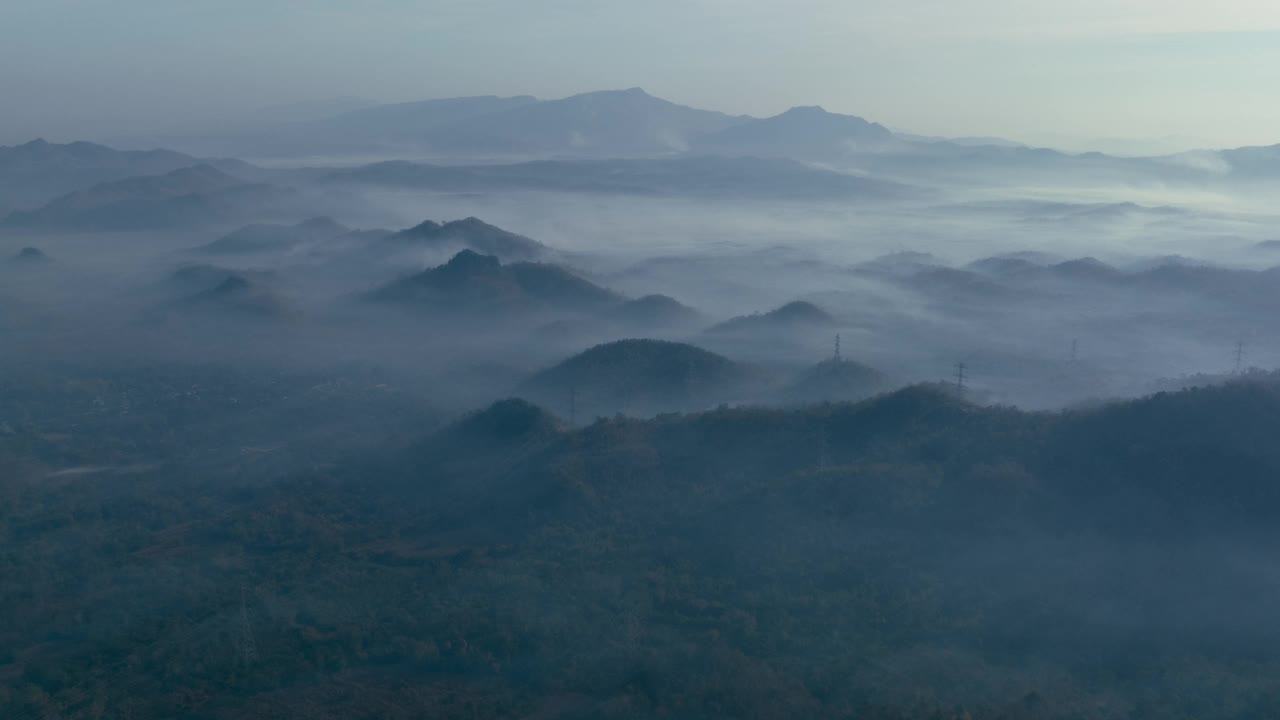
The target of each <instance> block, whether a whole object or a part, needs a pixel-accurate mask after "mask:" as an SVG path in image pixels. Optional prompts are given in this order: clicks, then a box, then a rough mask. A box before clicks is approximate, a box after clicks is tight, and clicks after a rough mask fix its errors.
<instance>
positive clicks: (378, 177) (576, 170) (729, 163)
mask: <svg viewBox="0 0 1280 720" xmlns="http://www.w3.org/2000/svg"><path fill="white" fill-rule="evenodd" d="M322 182H324V183H326V184H329V185H333V186H343V185H372V186H381V187H396V188H413V189H418V190H431V191H436V192H499V191H512V190H518V191H557V192H578V193H610V194H622V195H651V196H663V195H671V196H680V197H701V198H708V197H749V198H750V197H754V198H781V199H880V200H883V199H891V198H909V197H916V196H919V195H920V193H919V191H917V190H915V189H914V188H911V187H908V186H906V185H903V184H901V183H895V182H889V181H885V180H879V179H875V178H868V177H860V176H856V175H850V174H846V173H839V172H834V171H831V170H823V169H819V168H815V167H810V166H808V165H805V164H803V163H800V162H797V161H795V160H788V159H783V158H772V159H764V158H754V157H721V156H710V155H707V156H686V157H678V158H667V159H616V160H574V161H556V160H543V161H536V162H528V163H518V164H513V165H470V166H443V165H425V164H418V163H409V162H402V161H395V162H385V163H377V164H374V165H366V166H363V167H358V168H352V169H349V170H337V171H334V172H332V173H330V174H328V175H326V176H325V177H323V178H322Z"/></svg>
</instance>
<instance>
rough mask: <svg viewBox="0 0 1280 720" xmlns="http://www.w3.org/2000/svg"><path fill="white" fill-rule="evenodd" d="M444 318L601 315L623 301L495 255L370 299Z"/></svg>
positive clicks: (468, 254) (457, 262)
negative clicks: (555, 313) (464, 315)
mask: <svg viewBox="0 0 1280 720" xmlns="http://www.w3.org/2000/svg"><path fill="white" fill-rule="evenodd" d="M368 297H369V299H371V300H374V301H378V302H393V303H399V304H405V305H409V306H412V307H416V308H419V309H423V310H432V311H436V312H443V313H449V314H454V313H468V312H479V313H502V314H510V313H522V312H531V311H539V310H557V311H562V312H569V313H584V314H585V313H592V312H598V311H599V310H601V309H602V308H604V307H608V306H610V305H614V304H617V303H619V302H621V301H622V297H621V296H619V295H617V294H615V293H613V292H612V291H609V290H606V289H604V288H602V287H600V286H598V285H595V284H594V283H592V282H590V281H588V280H585V279H583V278H581V277H579V276H577V275H575V274H573V273H572V272H570V271H569V270H566V269H565V268H562V267H560V266H558V265H549V264H541V263H513V264H510V265H503V264H502V263H501V261H499V260H498V258H496V257H494V256H492V255H481V254H479V253H476V252H474V251H472V250H463V251H462V252H459V253H458V254H457V255H455V256H453V259H451V260H450V261H449V262H448V263H446V264H444V265H441V266H439V267H434V268H430V269H428V270H424V271H422V272H420V273H418V274H416V275H411V276H409V277H406V278H403V279H401V280H397V281H395V282H393V283H391V284H390V285H387V286H386V287H383V288H381V289H379V290H377V291H375V292H373V293H371V294H370V295H369V296H368Z"/></svg>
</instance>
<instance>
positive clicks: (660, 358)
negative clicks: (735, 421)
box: [517, 340, 760, 418]
mask: <svg viewBox="0 0 1280 720" xmlns="http://www.w3.org/2000/svg"><path fill="white" fill-rule="evenodd" d="M759 378H760V376H759V374H758V372H757V371H755V370H754V369H752V368H748V367H746V366H743V365H739V364H738V363H735V362H733V361H732V360H729V359H728V358H726V357H723V356H721V355H717V354H715V353H712V352H708V351H706V350H703V349H702V348H699V347H695V346H693V345H686V344H683V343H675V342H667V341H663V340H618V341H616V342H611V343H607V344H604V345H597V346H595V347H593V348H591V349H589V350H586V351H585V352H582V353H579V354H578V355H575V356H573V357H571V358H569V359H567V360H565V361H563V362H561V363H560V364H558V365H556V366H554V367H551V368H548V369H547V370H543V371H542V372H540V373H538V374H537V375H534V376H533V377H531V378H529V380H527V381H526V382H525V383H523V384H522V385H521V386H520V388H519V389H518V391H517V392H518V393H519V394H520V395H523V396H525V397H528V398H529V399H531V400H533V401H535V402H541V403H545V404H546V405H547V406H549V407H551V408H554V409H556V410H558V411H560V412H563V413H565V414H567V415H568V414H576V415H579V416H580V417H582V418H589V417H594V416H596V415H612V414H614V413H617V412H625V413H627V414H633V415H634V414H638V415H650V414H654V413H660V412H671V411H677V410H695V409H701V408H705V407H709V406H712V405H716V404H719V403H723V402H730V401H736V400H740V399H741V396H743V395H747V394H754V393H757V392H758V391H759V389H758V388H756V387H754V386H753V384H754V383H755V382H756V381H758V380H759Z"/></svg>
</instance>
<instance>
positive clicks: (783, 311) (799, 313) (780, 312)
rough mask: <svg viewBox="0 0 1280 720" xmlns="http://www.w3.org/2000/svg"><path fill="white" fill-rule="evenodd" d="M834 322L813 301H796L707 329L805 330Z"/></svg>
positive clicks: (710, 331) (738, 331)
mask: <svg viewBox="0 0 1280 720" xmlns="http://www.w3.org/2000/svg"><path fill="white" fill-rule="evenodd" d="M835 324H836V320H835V318H833V317H831V315H830V314H829V313H827V311H825V310H823V309H822V308H820V307H818V306H817V305H814V304H813V303H809V302H804V301H796V302H790V303H787V304H786V305H783V306H782V307H780V308H777V309H776V310H770V311H769V312H767V313H763V314H761V313H756V314H753V315H743V316H740V317H736V318H733V319H731V320H726V321H724V322H722V323H720V324H719V325H715V326H713V327H711V328H710V329H708V330H707V332H709V333H725V334H729V333H734V334H750V333H757V332H774V331H779V330H807V329H815V328H828V327H833V326H835Z"/></svg>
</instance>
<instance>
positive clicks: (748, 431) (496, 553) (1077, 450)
mask: <svg viewBox="0 0 1280 720" xmlns="http://www.w3.org/2000/svg"><path fill="white" fill-rule="evenodd" d="M1276 427H1280V389H1277V386H1276V385H1275V384H1273V383H1270V382H1258V383H1248V384H1246V383H1238V384H1228V385H1224V386H1220V387H1214V388H1206V389H1199V390H1190V391H1184V392H1180V393H1176V394H1162V395H1157V396H1153V397H1150V398H1146V399H1142V400H1137V401H1133V402H1126V403H1120V404H1113V405H1107V406H1103V407H1099V408H1096V409H1090V410H1081V411H1074V412H1068V413H1063V414H1027V413H1023V412H1020V411H1017V410H1013V409H1004V408H981V407H976V406H973V405H970V404H968V403H966V402H964V401H963V400H962V399H961V398H958V397H956V396H955V395H954V394H953V393H951V392H949V391H947V390H945V389H941V388H933V387H914V388H909V389H906V390H902V391H899V392H897V393H893V394H890V395H886V396H882V397H879V398H876V399H873V400H870V401H866V402H863V403H860V404H839V405H819V406H813V407H809V408H805V409H800V410H771V409H758V408H740V409H728V408H725V409H721V410H716V411H712V412H707V413H702V414H694V415H668V416H660V417H658V418H655V419H652V420H633V419H626V418H615V419H608V420H599V421H597V422H595V423H594V424H592V425H590V426H588V427H585V428H581V429H571V428H569V427H567V426H566V425H565V424H564V423H563V422H561V421H560V420H559V419H558V418H556V417H554V416H553V415H551V414H549V413H547V412H546V411H544V410H542V409H540V408H538V407H537V406H534V405H531V404H529V403H527V402H524V401H521V400H507V401H503V402H501V403H498V404H496V405H494V406H492V407H490V408H487V409H485V410H482V411H480V412H478V413H476V414H474V415H471V416H469V417H467V418H464V419H462V420H459V421H458V422H456V423H454V424H452V425H449V426H447V427H445V428H443V429H442V430H440V431H438V432H435V433H432V434H428V435H426V436H425V437H423V438H422V439H421V440H420V441H418V442H416V443H414V444H412V445H410V446H407V447H403V448H401V449H391V450H388V451H385V452H377V451H374V452H368V453H361V454H358V455H353V456H351V457H349V458H348V459H347V460H345V461H340V462H338V463H337V464H336V465H334V466H330V467H328V468H300V469H298V470H296V471H295V472H293V473H292V474H291V476H290V477H288V478H286V479H282V480H280V481H278V482H274V483H267V484H252V485H247V486H246V485H245V484H244V483H228V482H226V481H224V480H219V481H217V482H207V483H206V482H197V483H196V484H195V486H194V487H193V486H192V484H191V483H184V482H182V481H181V480H180V479H178V478H173V477H164V476H163V474H159V473H157V474H152V475H144V476H141V477H131V478H129V479H128V481H127V482H126V481H124V480H122V479H119V478H116V479H112V478H96V479H95V480H94V481H93V482H64V483H31V484H27V483H21V482H16V481H10V483H9V485H8V486H6V487H5V488H4V492H5V494H6V495H8V496H9V499H10V500H12V502H6V503H5V504H4V505H3V509H0V533H2V534H0V542H3V546H4V547H8V548H17V547H21V548H26V549H25V550H23V551H22V552H21V553H17V552H9V553H5V554H2V555H0V573H2V574H3V577H5V578H6V581H5V582H4V583H3V585H2V587H3V590H0V678H3V680H4V682H3V683H0V715H2V716H4V717H21V718H25V717H68V718H90V717H107V716H122V717H123V716H125V714H124V713H123V711H121V712H120V713H116V712H114V711H115V710H117V709H119V708H127V709H128V710H129V711H130V712H131V713H132V716H133V717H192V718H255V717H262V718H267V717H271V718H313V717H334V718H337V717H343V718H375V717H376V718H416V717H438V718H463V717H466V718H483V717H517V718H531V717H546V718H551V717H572V718H596V717H606V718H609V717H612V718H647V717H680V718H687V717H693V718H698V717H739V718H791V717H807V718H849V717H856V718H870V719H872V720H887V719H890V718H892V719H895V720H907V719H914V718H921V719H923V718H929V719H931V720H932V719H934V718H942V719H945V720H960V719H961V718H971V719H978V718H989V719H992V720H996V719H1001V720H1013V719H1023V718H1046V719H1047V718H1064V719H1065V718H1077V719H1092V718H1186V719H1188V720H1189V719H1191V718H1196V719H1201V718H1219V717H1221V718H1252V717H1272V716H1275V715H1276V714H1277V713H1280V661H1277V660H1276V659H1275V657H1274V648H1275V647H1276V643H1277V641H1280V626H1278V625H1277V622H1276V620H1275V618H1274V611H1273V609H1274V607H1275V606H1276V602H1277V601H1280V588H1277V586H1276V585H1275V583H1274V580H1273V578H1274V575H1273V573H1272V572H1271V571H1270V570H1269V568H1271V567H1273V563H1272V562H1271V561H1270V558H1272V557H1274V552H1275V551H1276V550H1277V549H1280V548H1278V543H1277V542H1276V541H1277V539H1280V526H1278V525H1277V523H1276V520H1277V519H1278V518H1280V445H1278V444H1277V443H1275V442H1273V441H1272V440H1273V438H1272V437H1271V435H1272V434H1273V432H1274V428H1276ZM25 432H26V430H24V429H22V428H10V429H9V431H8V434H6V435H4V436H3V437H0V442H2V443H5V446H6V449H7V451H8V452H10V453H15V452H18V448H19V447H20V446H21V443H23V442H32V441H31V440H30V439H29V438H25V436H24V434H23V433H25ZM0 457H3V456H0ZM233 486H234V487H233ZM72 585H74V586H75V587H77V588H90V589H91V590H88V591H82V592H77V593H67V592H65V588H67V587H69V586H72ZM59 597H60V598H63V601H60V602H56V603H55V602H52V601H51V599H52V598H59ZM67 598H71V599H72V600H71V601H67ZM102 708H110V709H111V710H112V711H111V712H106V714H104V712H105V711H103V710H102ZM321 708H323V710H322V709H321Z"/></svg>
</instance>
